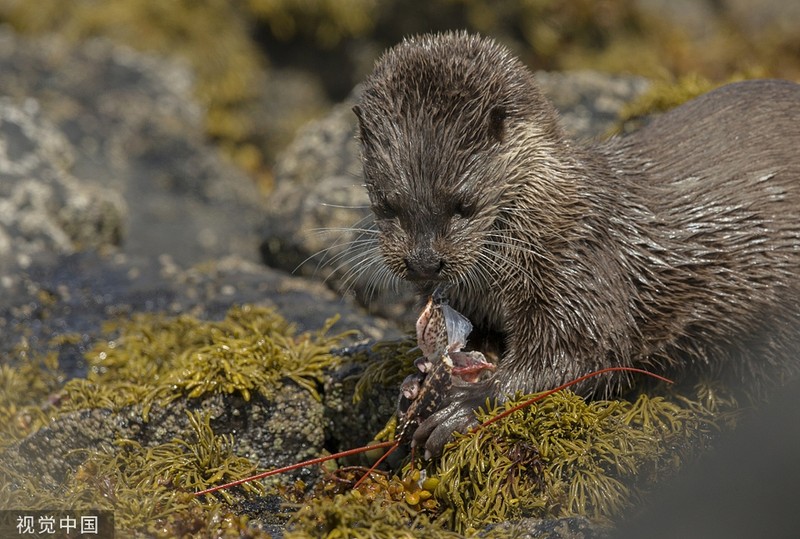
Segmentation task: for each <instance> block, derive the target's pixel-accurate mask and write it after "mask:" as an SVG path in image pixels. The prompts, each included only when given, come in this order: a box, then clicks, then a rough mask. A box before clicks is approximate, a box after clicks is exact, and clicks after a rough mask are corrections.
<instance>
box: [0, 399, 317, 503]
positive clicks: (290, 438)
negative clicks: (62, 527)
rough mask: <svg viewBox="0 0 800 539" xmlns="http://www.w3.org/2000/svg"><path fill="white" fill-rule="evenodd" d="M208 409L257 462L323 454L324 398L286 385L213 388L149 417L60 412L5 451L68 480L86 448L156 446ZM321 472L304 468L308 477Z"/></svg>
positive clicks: (214, 422) (57, 480)
mask: <svg viewBox="0 0 800 539" xmlns="http://www.w3.org/2000/svg"><path fill="white" fill-rule="evenodd" d="M197 410H203V411H204V412H206V413H209V414H210V419H211V420H210V425H211V427H212V429H213V430H214V433H215V434H217V435H225V434H233V435H234V440H235V441H236V445H235V450H236V452H237V454H239V455H244V456H246V457H247V458H248V459H249V460H251V461H252V462H255V463H258V467H259V468H260V469H271V468H277V467H280V466H286V465H288V464H292V463H294V462H297V461H298V460H302V459H305V458H313V457H316V456H317V455H318V452H319V448H320V447H322V445H323V444H324V442H325V439H324V430H323V424H324V423H323V418H322V415H323V405H322V403H321V402H319V401H316V400H315V399H314V398H313V397H312V396H311V395H310V394H309V393H308V392H307V391H304V390H302V389H300V388H298V387H296V386H292V385H291V384H287V385H286V386H284V387H283V388H282V390H281V391H280V392H279V393H277V394H276V395H275V398H274V399H273V400H267V399H264V398H263V397H262V396H260V395H256V396H255V397H254V398H253V399H251V400H250V401H245V400H244V399H242V398H241V396H239V395H224V396H223V395H220V394H215V395H210V396H208V397H205V398H203V399H178V400H176V401H174V402H172V403H170V404H169V405H168V406H159V405H154V406H153V407H152V408H150V410H149V416H148V419H147V421H145V420H144V419H143V418H142V410H141V407H140V406H137V407H128V408H125V409H122V410H120V411H118V412H114V411H112V410H108V409H102V408H95V409H87V410H81V411H77V412H72V413H69V414H64V415H61V416H59V417H58V418H56V419H54V420H53V421H51V422H50V424H48V425H47V426H46V427H44V428H42V429H39V430H38V431H36V432H35V433H34V434H32V435H31V436H28V437H27V438H25V439H24V440H22V441H21V442H19V443H18V444H15V445H14V446H12V447H11V448H9V449H7V450H6V452H5V453H4V454H3V459H4V461H5V463H6V464H11V465H13V466H15V467H18V468H20V469H32V470H34V473H35V474H36V475H37V476H39V477H41V478H42V480H43V482H44V483H46V484H49V485H51V486H52V487H53V488H55V487H57V486H58V485H60V484H62V483H64V482H65V481H66V480H67V479H68V478H69V476H70V475H71V474H73V473H74V472H75V470H76V468H77V467H78V466H79V465H80V464H81V463H82V462H83V461H84V460H85V458H86V454H85V450H86V449H87V448H91V449H92V450H93V451H104V452H108V453H112V452H114V451H115V448H114V442H116V441H117V440H120V439H126V440H135V441H136V442H138V443H140V444H141V445H142V446H144V447H154V446H157V445H160V444H164V443H167V442H169V441H171V440H173V439H174V438H175V437H176V435H178V434H179V433H184V432H187V431H189V430H190V426H189V419H188V415H187V413H188V412H192V411H197ZM316 475H317V471H315V470H313V469H310V470H309V469H307V470H304V471H301V472H300V476H302V477H304V478H305V479H306V480H308V479H309V478H312V477H314V476H316Z"/></svg>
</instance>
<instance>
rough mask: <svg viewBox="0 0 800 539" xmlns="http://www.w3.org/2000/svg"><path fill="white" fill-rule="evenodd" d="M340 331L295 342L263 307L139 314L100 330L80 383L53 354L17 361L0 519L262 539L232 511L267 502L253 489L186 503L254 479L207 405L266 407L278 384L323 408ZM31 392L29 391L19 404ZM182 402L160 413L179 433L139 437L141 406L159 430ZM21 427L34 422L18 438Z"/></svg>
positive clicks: (5, 410) (0, 466) (1, 373)
mask: <svg viewBox="0 0 800 539" xmlns="http://www.w3.org/2000/svg"><path fill="white" fill-rule="evenodd" d="M335 321H336V319H335V318H333V319H330V320H328V321H327V323H326V324H325V325H324V326H323V327H322V328H321V329H319V330H318V331H314V332H306V333H300V334H298V333H297V332H296V330H295V328H294V326H293V325H291V324H289V323H287V322H286V321H285V319H283V318H282V317H281V316H279V315H278V314H277V313H275V312H274V311H273V310H271V309H268V308H264V307H256V306H242V307H234V308H231V309H230V310H229V311H228V313H227V316H226V317H225V318H224V319H223V320H219V321H201V320H198V319H196V318H193V317H190V316H179V317H176V318H169V317H165V316H162V315H155V314H138V315H135V316H133V317H131V318H129V319H125V320H119V321H116V322H113V323H109V324H107V327H106V328H105V331H106V333H107V335H106V337H105V338H104V339H102V340H101V341H99V342H98V343H97V344H96V345H95V346H94V347H93V348H92V349H91V350H89V351H88V352H87V353H86V354H85V359H86V362H87V364H88V366H89V372H88V374H87V376H86V378H79V379H72V380H70V381H68V382H66V383H65V384H64V383H63V375H62V374H61V373H60V372H59V371H58V365H57V355H56V354H48V355H45V356H43V357H29V356H28V355H27V354H24V353H20V355H19V356H18V358H17V359H18V360H19V361H18V365H17V366H15V367H10V366H8V365H3V366H2V368H1V369H0V428H1V429H2V432H4V433H11V434H12V436H11V437H10V438H11V439H10V440H4V444H3V446H2V447H0V508H21V509H40V508H41V509H44V508H47V509H58V508H65V509H75V510H82V509H107V510H113V511H114V513H115V522H116V526H117V528H118V530H125V531H136V532H144V533H146V534H147V535H148V536H156V537H174V536H184V535H187V534H188V535H192V534H198V533H199V534H204V535H207V536H223V535H224V536H228V535H231V534H233V535H234V536H237V537H239V536H242V537H250V536H252V537H261V536H263V537H268V535H266V534H265V533H264V532H261V531H259V530H255V529H253V528H252V526H251V525H250V524H249V523H248V518H247V517H246V516H240V515H236V514H234V512H233V510H232V509H231V505H232V504H233V503H235V502H237V501H238V500H240V499H241V498H242V497H243V496H249V495H253V494H257V495H261V494H263V490H262V489H261V487H260V485H259V484H258V483H252V484H246V485H243V486H241V487H237V488H235V489H231V490H223V491H219V493H218V494H216V495H214V496H205V497H203V498H202V499H201V498H196V497H195V496H194V492H196V491H198V490H201V489H205V488H208V487H210V486H214V485H218V484H220V483H225V482H229V481H232V480H236V479H241V478H242V477H246V476H248V475H252V474H253V473H254V472H255V471H256V468H257V463H256V461H255V460H254V458H248V457H245V456H242V455H240V454H238V453H237V452H240V451H242V447H241V445H240V444H239V443H238V442H237V440H236V439H235V438H234V435H233V434H230V433H225V434H219V433H215V432H214V429H212V426H211V420H212V419H215V418H216V415H218V413H219V412H218V411H217V412H215V411H213V410H214V408H213V406H219V403H220V402H227V401H223V400H221V399H220V398H219V396H227V395H233V396H234V397H235V402H242V401H248V400H251V399H253V397H254V396H255V395H259V396H262V397H263V398H264V399H266V400H269V399H270V398H271V397H275V396H277V392H278V391H280V390H281V389H280V388H281V387H286V383H287V382H288V383H289V384H292V385H295V386H298V388H299V389H296V390H294V391H297V392H299V393H307V394H309V395H311V396H312V397H313V398H316V399H319V398H320V396H319V394H318V390H317V387H318V385H319V384H320V383H321V379H322V375H323V371H324V370H325V369H327V368H330V367H333V366H334V365H336V364H337V361H338V359H337V358H335V356H333V355H332V354H331V353H330V351H331V349H332V348H333V347H334V346H335V345H337V344H338V343H339V340H340V339H341V338H342V337H343V336H344V335H346V334H347V333H343V334H340V335H328V331H329V329H330V327H331V326H332V325H333V324H334V323H335ZM21 350H23V351H24V347H23V348H21ZM26 380H30V381H33V382H36V383H33V384H31V385H29V387H30V388H31V391H30V392H27V393H26V392H20V391H19V387H20V386H19V385H18V384H20V383H21V382H22V381H26ZM62 384H63V385H62ZM207 397H214V398H212V399H208V398H207ZM177 399H183V400H184V402H183V403H176V404H175V406H174V407H169V408H172V410H171V411H170V412H169V413H172V414H173V415H180V416H183V417H184V418H185V419H184V420H183V421H180V420H178V419H177V418H176V419H174V420H169V421H168V422H164V423H161V424H159V425H158V426H155V427H152V428H151V427H149V426H148V427H145V426H144V424H145V423H147V418H146V415H147V411H148V410H149V409H150V407H152V406H153V405H160V411H159V417H162V418H163V417H165V413H166V412H165V409H166V408H167V407H166V405H167V404H169V403H175V401H176V400H177ZM213 403H216V404H213ZM209 406H211V409H208V407H209ZM181 409H185V412H180V410H181ZM176 410H177V411H176ZM22 411H25V412H26V413H27V415H22ZM215 414H216V415H215ZM23 417H29V418H33V419H30V420H29V424H27V425H26V428H24V429H20V428H19V427H18V423H19V422H20V421H21V418H23ZM34 419H35V421H34ZM186 419H188V421H187V420H186ZM87 429H89V431H90V432H87V431H86V430H87ZM159 429H160V430H164V432H163V433H159V434H156V431H158V430H159ZM39 431H41V432H39ZM139 433H141V434H142V436H141V437H139V436H138V434H139ZM148 433H149V434H148ZM63 436H66V438H65V444H66V445H63V444H60V443H59V442H57V440H59V439H61V437H63ZM54 440H56V442H53V441H54ZM249 456H250V455H249ZM250 457H252V456H250ZM222 502H225V503H222Z"/></svg>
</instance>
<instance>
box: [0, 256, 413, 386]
mask: <svg viewBox="0 0 800 539" xmlns="http://www.w3.org/2000/svg"><path fill="white" fill-rule="evenodd" d="M10 281H11V282H10V283H7V285H4V286H3V288H2V291H0V298H2V299H0V328H2V331H0V353H2V354H5V353H9V352H10V351H11V350H12V349H13V347H14V346H15V345H16V344H17V343H18V341H19V339H20V337H21V336H23V335H24V336H25V337H26V339H27V342H28V344H29V346H30V347H31V348H32V349H33V350H39V351H42V350H45V349H46V348H47V347H48V343H49V340H50V339H51V338H52V337H53V336H55V335H59V334H65V333H74V334H78V335H79V336H80V339H79V342H78V343H76V344H73V345H62V346H61V349H60V359H61V364H62V368H63V369H65V370H66V371H67V372H68V373H69V374H70V375H80V374H83V371H84V369H85V365H84V364H83V359H82V355H83V353H84V352H85V351H86V350H87V349H88V347H89V346H90V345H91V343H92V342H93V341H94V340H95V339H96V338H97V337H98V335H99V334H100V330H101V326H102V324H103V323H104V322H105V321H108V320H113V319H115V318H117V317H126V316H130V315H131V314H133V313H138V312H161V313H165V314H171V315H178V314H190V315H193V316H195V317H197V318H200V319H203V320H216V319H220V318H222V317H223V316H224V314H225V312H226V311H227V310H228V309H229V308H230V307H231V305H241V304H245V303H250V304H255V305H269V306H273V307H275V308H276V309H277V311H278V312H280V313H281V314H282V315H283V316H284V317H285V318H287V319H288V320H290V321H292V322H295V323H296V324H297V326H298V328H299V329H300V330H312V329H317V328H319V327H321V326H322V325H323V324H324V322H325V320H326V319H328V318H330V317H332V316H334V315H336V314H340V315H341V317H342V318H341V320H340V321H339V322H338V323H337V325H336V326H335V328H334V330H335V331H343V330H345V329H356V330H358V331H359V335H357V336H356V337H354V340H355V339H359V338H361V339H363V338H371V339H380V338H387V337H388V338H391V337H397V336H399V332H398V331H397V330H396V329H394V328H393V327H392V326H391V325H389V324H387V323H385V322H382V321H380V320H375V319H372V318H369V317H366V316H364V315H363V313H361V312H360V310H359V309H358V308H357V307H355V306H353V305H351V304H350V303H348V302H346V301H343V300H341V299H340V298H338V297H337V296H336V295H335V294H334V293H333V292H331V291H330V290H328V289H327V288H326V287H324V286H323V285H321V284H319V283H313V282H308V281H305V280H301V279H298V278H295V277H291V276H288V275H286V274H284V273H281V272H278V271H275V270H271V269H269V268H265V267H263V266H261V265H258V264H255V263H253V262H250V261H247V260H243V259H241V258H238V257H228V258H222V259H219V260H213V261H208V262H206V263H204V264H201V265H198V266H195V267H192V268H188V269H186V268H182V267H180V266H178V265H177V264H176V263H175V262H174V261H173V260H172V259H171V257H169V256H161V257H158V258H143V257H130V256H127V255H124V254H116V255H113V256H102V255H98V254H96V253H94V252H83V253H77V254H74V255H70V256H63V257H59V258H57V259H56V260H54V261H52V262H47V263H42V264H34V265H33V266H31V267H30V268H28V269H27V270H25V271H23V272H21V273H19V274H18V275H16V276H15V278H14V279H11V280H10Z"/></svg>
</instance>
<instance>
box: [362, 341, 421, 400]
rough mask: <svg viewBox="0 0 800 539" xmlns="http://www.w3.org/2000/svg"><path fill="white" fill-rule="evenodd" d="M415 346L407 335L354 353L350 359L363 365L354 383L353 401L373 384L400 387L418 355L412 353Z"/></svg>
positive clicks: (367, 392)
mask: <svg viewBox="0 0 800 539" xmlns="http://www.w3.org/2000/svg"><path fill="white" fill-rule="evenodd" d="M416 346H417V345H416V342H415V341H414V340H413V339H412V338H411V337H408V338H406V339H402V340H399V341H387V342H379V343H376V344H374V345H373V346H371V347H370V349H369V350H368V351H365V352H363V353H360V354H357V355H355V356H354V357H353V359H352V361H353V362H354V363H364V364H365V367H364V372H363V373H362V374H361V376H360V377H359V379H358V382H357V383H356V386H355V390H354V393H353V402H356V403H357V402H360V401H361V400H362V399H363V398H364V396H365V395H368V394H369V393H370V392H371V391H372V389H373V388H374V387H375V386H383V387H387V386H391V387H400V384H401V382H402V381H403V378H405V377H406V375H408V374H409V373H411V372H413V371H414V360H415V359H416V358H417V357H418V356H419V353H414V350H416ZM417 352H418V351H417Z"/></svg>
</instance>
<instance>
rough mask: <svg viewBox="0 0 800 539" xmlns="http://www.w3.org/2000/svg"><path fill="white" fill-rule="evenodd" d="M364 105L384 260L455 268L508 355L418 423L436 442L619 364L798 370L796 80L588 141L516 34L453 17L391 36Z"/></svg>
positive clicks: (727, 92) (758, 374)
mask: <svg viewBox="0 0 800 539" xmlns="http://www.w3.org/2000/svg"><path fill="white" fill-rule="evenodd" d="M355 110H356V114H357V116H358V118H359V125H360V140H361V143H362V150H363V165H364V173H365V179H366V185H367V189H368V191H369V194H370V199H371V203H372V208H373V211H374V213H375V217H376V225H377V228H378V230H379V232H380V233H379V236H378V241H379V243H380V247H381V251H382V253H383V257H384V259H385V262H386V264H387V266H388V268H389V269H390V270H391V271H392V272H393V273H394V274H395V275H397V276H398V277H400V278H404V279H409V280H414V281H416V282H418V283H419V287H420V292H421V293H422V294H427V293H429V292H430V290H431V288H432V287H433V286H435V285H436V284H437V283H439V282H448V283H452V287H451V290H450V298H449V299H450V303H451V304H452V305H453V307H455V308H456V309H457V310H459V311H460V312H462V313H463V314H464V315H466V316H467V317H468V318H469V319H470V320H471V321H472V323H473V324H474V325H475V332H474V333H473V335H474V336H476V340H475V342H474V343H471V344H473V346H478V347H481V346H484V345H487V344H488V345H493V346H494V347H495V348H497V349H498V350H499V351H500V353H501V355H502V357H501V360H500V365H499V368H498V370H497V373H496V375H495V376H494V377H493V379H492V380H491V381H490V382H489V383H486V384H475V385H474V386H470V388H469V391H466V390H461V392H460V393H457V392H454V393H453V395H452V396H451V399H450V404H449V405H447V406H446V407H444V408H443V409H442V411H441V413H440V414H437V415H435V416H434V417H433V418H431V420H429V421H427V422H426V423H427V425H423V427H422V428H421V429H420V434H419V436H418V438H419V440H421V441H422V440H425V439H426V438H427V437H428V436H429V435H431V434H432V433H433V435H432V440H431V442H430V444H431V445H432V446H433V448H434V450H435V449H438V447H436V446H440V445H441V443H443V440H444V439H446V437H447V436H449V433H450V432H451V431H452V430H454V429H463V428H464V426H466V425H467V424H469V423H470V421H471V420H472V419H471V418H472V415H471V410H472V408H474V407H475V406H478V405H480V404H482V403H483V401H484V400H485V398H486V397H487V396H494V397H502V396H503V395H505V394H508V393H512V392H514V391H517V390H522V391H525V392H533V391H538V390H544V389H547V388H550V387H554V386H557V385H559V384H561V383H563V382H565V381H568V380H570V379H573V378H576V377H578V376H580V375H582V374H585V373H587V372H590V371H593V370H597V369H601V368H604V367H609V366H635V367H646V368H651V369H655V370H657V371H658V372H667V373H675V372H678V373H680V372H682V371H686V370H697V369H700V370H703V371H705V372H709V373H712V374H720V375H725V376H729V377H731V378H732V379H735V380H738V381H740V382H743V383H745V384H746V385H747V387H749V388H755V389H758V388H760V387H768V385H769V384H770V383H772V382H775V381H778V380H780V379H781V378H782V377H785V376H787V375H790V374H791V373H793V372H794V371H795V369H796V367H797V364H798V362H797V356H798V344H799V343H800V333H798V329H799V328H800V319H799V318H800V113H799V112H798V111H800V85H797V84H793V83H790V82H786V81H750V82H742V83H737V84H731V85H728V86H725V87H722V88H720V89H718V90H716V91H713V92H711V93H709V94H707V95H705V96H702V97H700V98H698V99H695V100H693V101H691V102H689V103H687V104H685V105H683V106H681V107H678V108H677V109H675V110H673V111H671V112H669V113H667V114H665V115H663V116H662V117H660V118H658V119H656V120H655V121H653V122H652V123H651V124H650V125H648V126H647V127H645V128H643V129H641V130H639V131H638V132H636V133H634V134H632V135H629V136H626V137H622V138H616V139H612V140H611V141H608V142H604V143H597V144H592V145H579V144H576V143H574V142H573V141H571V140H569V139H568V138H567V137H565V135H564V134H563V133H562V131H561V129H560V128H559V126H558V120H557V114H556V113H555V111H554V109H553V107H552V106H551V105H550V104H549V102H548V101H547V100H546V99H545V98H544V97H543V96H542V94H541V92H540V91H539V90H538V88H537V86H536V83H535V82H534V79H533V76H532V74H531V73H530V72H529V71H528V70H527V69H526V68H525V67H524V66H523V65H522V64H521V63H520V62H519V61H518V60H517V59H515V58H514V57H513V56H512V55H511V54H510V53H509V52H508V51H507V50H506V49H505V48H503V47H501V46H499V45H497V44H496V43H495V42H493V41H492V40H489V39H485V38H481V37H479V36H470V35H466V34H464V33H448V34H442V35H436V36H422V37H419V38H414V39H409V40H407V41H404V42H403V43H401V44H400V45H398V46H397V47H395V48H394V49H392V50H390V51H388V52H387V53H386V54H385V55H384V56H383V57H382V58H381V59H380V60H379V62H378V64H377V66H376V68H375V71H374V73H373V74H372V75H371V76H370V77H369V78H368V79H367V81H366V83H365V86H364V90H363V94H362V97H361V101H360V103H359V105H358V106H357V107H356V109H355ZM481 336H483V339H482V340H481V339H480V337H481ZM626 387H628V380H627V379H626V378H625V377H624V375H620V376H619V377H617V378H611V379H609V378H605V379H603V378H595V379H592V380H591V381H590V382H588V383H587V384H585V385H583V386H582V387H581V388H579V390H580V391H582V392H584V393H587V394H589V393H599V394H602V395H607V394H611V393H615V392H618V391H620V390H622V389H624V388H626Z"/></svg>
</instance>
